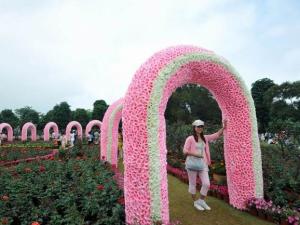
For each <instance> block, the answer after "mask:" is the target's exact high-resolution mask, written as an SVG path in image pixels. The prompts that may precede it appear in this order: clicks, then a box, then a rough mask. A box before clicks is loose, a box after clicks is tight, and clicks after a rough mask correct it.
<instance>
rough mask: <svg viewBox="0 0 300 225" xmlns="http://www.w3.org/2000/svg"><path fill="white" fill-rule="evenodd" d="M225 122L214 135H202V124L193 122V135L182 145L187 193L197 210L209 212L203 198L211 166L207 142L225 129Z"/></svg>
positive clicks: (207, 186) (207, 185) (208, 184)
mask: <svg viewBox="0 0 300 225" xmlns="http://www.w3.org/2000/svg"><path fill="white" fill-rule="evenodd" d="M226 124H227V122H226V120H224V121H223V127H222V128H221V129H220V130H219V131H218V132H217V133H215V134H211V135H204V132H203V130H204V122H203V121H202V120H195V121H194V122H193V123H192V126H193V131H192V132H193V134H192V135H191V136H189V137H188V138H187V139H186V141H185V144H184V147H183V153H184V154H185V155H186V156H187V157H186V161H185V165H186V170H187V173H188V179H189V193H190V194H191V196H192V199H193V204H194V207H195V208H196V209H198V210H201V211H202V210H211V208H210V207H209V206H208V205H207V204H206V202H205V197H206V196H207V192H208V190H209V186H210V181H209V176H208V171H209V169H208V166H209V165H210V164H211V161H210V151H209V144H208V143H209V142H211V141H214V140H216V139H217V138H219V137H220V136H221V135H222V134H223V131H224V129H226ZM197 176H199V177H200V179H201V183H202V187H201V190H200V198H199V199H198V200H196V180H197Z"/></svg>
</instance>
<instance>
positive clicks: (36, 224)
mask: <svg viewBox="0 0 300 225" xmlns="http://www.w3.org/2000/svg"><path fill="white" fill-rule="evenodd" d="M31 225H40V223H39V222H37V221H34V222H32V223H31Z"/></svg>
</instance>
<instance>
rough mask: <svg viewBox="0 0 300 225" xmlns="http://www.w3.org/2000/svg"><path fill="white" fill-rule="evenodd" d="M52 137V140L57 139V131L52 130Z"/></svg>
mask: <svg viewBox="0 0 300 225" xmlns="http://www.w3.org/2000/svg"><path fill="white" fill-rule="evenodd" d="M51 138H52V140H54V139H56V133H55V132H52V134H51Z"/></svg>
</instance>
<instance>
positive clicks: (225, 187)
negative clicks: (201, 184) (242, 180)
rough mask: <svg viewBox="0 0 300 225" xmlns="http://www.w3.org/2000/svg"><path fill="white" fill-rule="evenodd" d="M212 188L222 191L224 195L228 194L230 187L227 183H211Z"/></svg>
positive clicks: (218, 191)
mask: <svg viewBox="0 0 300 225" xmlns="http://www.w3.org/2000/svg"><path fill="white" fill-rule="evenodd" d="M210 190H212V191H215V192H217V193H220V194H221V195H222V196H228V187H227V186H225V185H216V184H211V185H210Z"/></svg>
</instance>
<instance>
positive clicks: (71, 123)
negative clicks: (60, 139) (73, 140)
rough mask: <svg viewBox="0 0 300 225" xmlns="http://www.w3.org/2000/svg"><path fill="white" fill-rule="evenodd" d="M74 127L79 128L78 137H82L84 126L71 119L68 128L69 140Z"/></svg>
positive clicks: (67, 135)
mask: <svg viewBox="0 0 300 225" xmlns="http://www.w3.org/2000/svg"><path fill="white" fill-rule="evenodd" d="M73 127H76V129H77V135H78V138H79V139H82V126H81V124H80V123H79V122H77V121H71V122H70V123H68V125H67V128H66V137H67V140H70V134H71V130H72V128H73Z"/></svg>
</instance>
